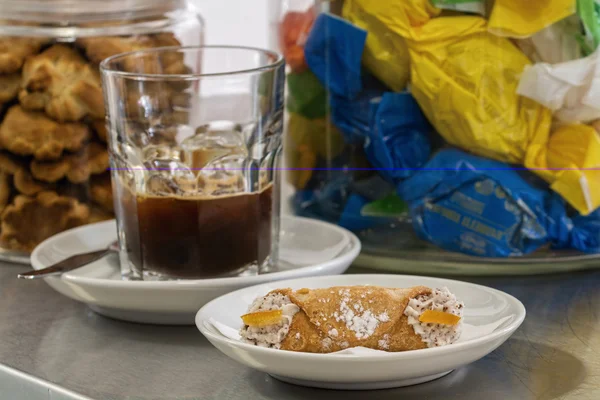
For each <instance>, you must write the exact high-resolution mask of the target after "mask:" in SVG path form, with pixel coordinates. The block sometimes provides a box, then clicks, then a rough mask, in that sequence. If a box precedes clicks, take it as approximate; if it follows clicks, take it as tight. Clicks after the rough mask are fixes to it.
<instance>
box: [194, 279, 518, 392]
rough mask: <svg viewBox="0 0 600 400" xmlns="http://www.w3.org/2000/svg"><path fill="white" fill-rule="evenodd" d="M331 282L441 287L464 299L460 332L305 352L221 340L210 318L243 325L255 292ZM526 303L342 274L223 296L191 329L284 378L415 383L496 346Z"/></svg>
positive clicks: (500, 295) (307, 382) (350, 385)
mask: <svg viewBox="0 0 600 400" xmlns="http://www.w3.org/2000/svg"><path fill="white" fill-rule="evenodd" d="M337 285H380V286H388V287H411V286H416V285H425V286H429V287H443V286H446V287H448V288H449V289H450V291H452V292H453V293H454V294H456V296H457V297H458V299H459V300H462V301H464V303H465V309H464V310H465V311H464V324H465V326H464V331H463V335H462V337H461V339H460V340H459V342H457V343H454V344H452V345H449V346H443V347H437V348H428V349H423V350H415V351H407V352H402V353H385V352H379V351H372V350H367V351H366V352H355V353H354V354H308V353H296V352H292V351H283V350H275V349H267V348H261V347H257V346H253V345H250V344H246V343H243V342H241V341H239V340H234V339H230V338H228V337H225V336H224V335H223V334H222V333H221V332H220V331H219V330H217V329H216V328H215V327H214V325H213V324H212V323H211V322H209V321H217V322H218V323H221V324H223V325H225V326H230V327H241V320H240V315H242V314H244V313H246V310H247V307H248V303H249V302H250V301H251V300H252V299H253V298H255V297H256V296H259V295H263V294H266V293H267V292H269V291H270V290H272V289H275V288H282V287H291V288H292V289H300V288H305V287H306V288H323V287H330V286H337ZM524 318H525V307H524V306H523V304H521V302H520V301H519V300H517V299H515V298H514V297H512V296H510V295H508V294H506V293H504V292H501V291H498V290H495V289H491V288H487V287H485V286H479V285H475V284H471V283H466V282H459V281H453V280H447V279H438V278H426V277H418V276H403V275H342V276H328V277H313V278H304V279H294V280H286V281H280V282H276V283H271V284H263V285H260V286H256V287H251V288H245V289H241V290H238V291H236V292H233V293H229V294H226V295H224V296H222V297H219V298H218V299H215V300H213V301H211V302H210V303H208V304H207V305H205V306H204V307H203V308H202V309H201V310H200V311H199V312H198V314H197V315H196V326H197V327H198V329H199V330H200V331H201V332H202V333H203V334H204V336H206V338H207V339H208V340H209V341H210V342H211V343H212V344H213V345H214V346H215V347H217V348H218V349H219V350H221V351H222V352H223V353H224V354H226V355H227V356H229V357H231V358H233V359H234V360H236V361H238V362H240V363H242V364H244V365H246V366H248V367H251V368H255V369H257V370H260V371H263V372H266V373H268V374H270V375H272V376H273V377H275V378H277V379H280V380H283V381H285V382H290V383H295V384H299V385H304V386H312V387H320V388H328V389H348V390H370V389H384V388H392V387H400V386H407V385H414V384H417V383H423V382H427V381H430V380H433V379H436V378H439V377H442V376H444V375H446V374H448V373H449V372H451V371H452V370H454V369H455V368H458V367H461V366H463V365H466V364H469V363H471V362H473V361H476V360H478V359H480V358H482V357H484V356H485V355H487V354H489V353H491V352H492V351H494V350H495V349H496V348H497V347H498V346H500V345H501V344H502V343H504V341H506V339H508V338H509V337H510V335H512V334H513V332H514V331H515V330H516V329H517V328H518V327H519V325H521V323H522V322H523V320H524Z"/></svg>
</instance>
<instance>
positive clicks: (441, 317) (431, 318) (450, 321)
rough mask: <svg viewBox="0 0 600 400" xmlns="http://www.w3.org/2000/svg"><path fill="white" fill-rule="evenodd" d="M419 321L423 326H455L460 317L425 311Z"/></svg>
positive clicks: (441, 312)
mask: <svg viewBox="0 0 600 400" xmlns="http://www.w3.org/2000/svg"><path fill="white" fill-rule="evenodd" d="M419 321H420V322H423V323H424V324H440V325H456V324H458V323H459V321H460V317H459V316H458V315H454V314H451V313H447V312H443V311H434V310H425V311H424V312H423V314H421V316H420V317H419Z"/></svg>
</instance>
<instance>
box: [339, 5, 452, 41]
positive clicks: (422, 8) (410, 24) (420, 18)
mask: <svg viewBox="0 0 600 400" xmlns="http://www.w3.org/2000/svg"><path fill="white" fill-rule="evenodd" d="M344 7H345V8H353V9H356V8H358V9H362V10H364V11H366V12H367V13H368V14H369V15H371V16H372V17H373V18H375V19H376V20H377V21H379V22H380V23H381V24H383V25H385V26H387V27H388V29H389V30H391V31H392V32H395V33H396V34H398V35H400V36H402V37H412V35H413V33H414V29H413V28H414V27H419V26H422V25H424V24H426V23H427V22H428V21H429V20H431V18H433V17H435V16H437V15H439V14H440V12H441V10H440V9H439V8H436V7H434V6H433V5H432V4H431V2H430V0H346V1H345V4H344Z"/></svg>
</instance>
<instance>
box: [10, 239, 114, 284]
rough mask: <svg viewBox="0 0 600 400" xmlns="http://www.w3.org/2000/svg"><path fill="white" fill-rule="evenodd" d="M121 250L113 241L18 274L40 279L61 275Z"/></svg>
mask: <svg viewBox="0 0 600 400" xmlns="http://www.w3.org/2000/svg"><path fill="white" fill-rule="evenodd" d="M117 252H119V243H118V242H116V241H115V242H112V243H111V244H110V245H109V246H108V247H107V248H105V249H102V250H97V251H92V252H90V253H83V254H76V255H74V256H71V257H69V258H65V259H64V260H62V261H59V262H57V263H56V264H54V265H51V266H49V267H46V268H42V269H38V270H37V271H30V272H24V273H22V274H19V275H17V276H18V277H19V278H21V279H38V278H46V277H48V276H54V275H61V274H63V273H65V272H68V271H72V270H74V269H77V268H80V267H83V266H85V265H87V264H89V263H91V262H94V261H96V260H99V259H100V258H102V257H104V256H106V255H108V254H110V253H117Z"/></svg>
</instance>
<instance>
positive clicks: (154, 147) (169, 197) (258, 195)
mask: <svg viewBox="0 0 600 400" xmlns="http://www.w3.org/2000/svg"><path fill="white" fill-rule="evenodd" d="M181 64H183V65H184V66H185V68H186V69H187V71H189V73H186V74H178V75H172V74H169V70H171V69H173V65H179V67H178V68H177V70H181ZM101 68H102V72H103V83H104V86H105V104H106V107H107V116H108V128H109V132H110V137H109V148H110V156H111V169H112V176H113V191H114V194H115V205H116V216H117V229H118V235H119V244H120V262H121V269H122V274H123V277H124V278H125V279H144V280H160V279H198V278H212V277H226V276H233V275H237V274H241V273H244V274H250V273H259V272H261V271H268V270H269V269H270V268H271V267H272V266H273V264H274V263H275V262H276V258H277V246H278V233H279V201H278V195H277V194H278V182H277V181H278V177H279V173H278V166H279V160H280V157H281V139H282V116H283V87H284V79H285V78H284V62H283V60H282V58H281V57H280V56H279V55H278V54H277V53H273V52H269V51H264V50H259V49H252V48H239V47H199V48H163V49H158V50H147V51H139V52H133V53H126V54H123V55H119V56H115V57H112V58H109V59H107V60H106V61H104V62H103V64H102V66H101Z"/></svg>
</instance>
